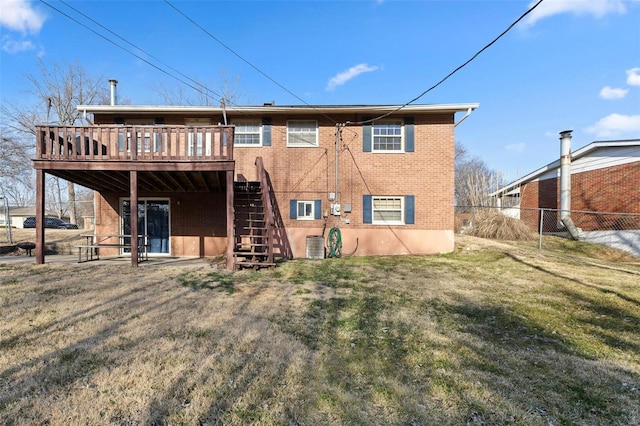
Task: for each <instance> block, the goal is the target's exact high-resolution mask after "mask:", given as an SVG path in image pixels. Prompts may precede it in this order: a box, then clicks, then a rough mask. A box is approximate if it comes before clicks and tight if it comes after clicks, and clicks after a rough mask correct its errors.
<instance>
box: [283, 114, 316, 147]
mask: <svg viewBox="0 0 640 426" xmlns="http://www.w3.org/2000/svg"><path fill="white" fill-rule="evenodd" d="M287 146H292V147H312V146H318V122H317V121H315V120H290V121H287Z"/></svg>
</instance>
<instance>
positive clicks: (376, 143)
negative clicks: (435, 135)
mask: <svg viewBox="0 0 640 426" xmlns="http://www.w3.org/2000/svg"><path fill="white" fill-rule="evenodd" d="M363 121H364V122H365V124H363V125H362V152H378V153H399V152H414V151H415V123H414V119H413V117H405V118H404V119H395V120H382V121H375V122H373V124H371V119H367V118H365V119H364V120H363Z"/></svg>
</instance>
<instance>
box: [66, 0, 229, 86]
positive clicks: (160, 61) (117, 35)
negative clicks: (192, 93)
mask: <svg viewBox="0 0 640 426" xmlns="http://www.w3.org/2000/svg"><path fill="white" fill-rule="evenodd" d="M59 1H60V3H62V4H64V5H65V6H67V7H68V8H69V9H71V10H73V11H75V12H77V13H79V14H80V15H82V16H83V17H85V18H86V19H88V20H89V21H91V22H93V23H94V24H96V25H98V26H99V27H100V28H102V29H104V30H105V31H107V32H109V33H110V34H113V35H114V36H116V37H118V38H119V39H120V40H122V41H124V42H125V43H127V44H128V45H129V46H132V47H134V48H136V49H138V50H139V51H141V52H142V53H144V54H145V55H147V56H148V57H150V58H151V59H153V60H155V61H157V62H159V63H160V64H162V65H164V66H165V67H167V68H169V69H170V70H172V71H174V72H176V73H178V74H180V75H181V76H182V77H184V78H186V79H188V80H189V81H191V82H193V83H194V84H196V85H198V86H199V87H201V88H202V89H203V90H206V91H207V92H210V93H212V94H214V95H215V96H216V97H220V98H222V96H221V95H220V94H219V93H216V92H214V91H213V90H211V89H209V88H208V87H206V86H205V85H204V84H202V83H200V82H199V81H196V80H194V79H192V78H191V77H189V76H188V75H185V74H183V73H182V72H180V71H179V70H177V69H175V68H174V67H172V66H171V65H169V64H167V63H166V62H163V61H162V60H160V59H158V58H156V57H155V56H153V55H152V54H150V53H149V52H147V51H145V50H144V49H142V48H141V47H139V46H136V45H135V44H133V43H131V42H130V41H129V40H127V39H125V38H124V37H122V36H120V35H119V34H117V33H115V32H113V31H112V30H110V29H109V28H107V27H105V26H104V25H102V24H101V23H99V22H98V21H96V20H95V19H93V18H91V17H90V16H87V15H86V14H85V13H83V12H81V11H80V10H78V9H76V8H75V7H73V6H71V5H70V4H69V3H67V2H65V1H64V0H59ZM200 93H202V94H203V95H205V96H207V94H206V93H203V92H202V91H200Z"/></svg>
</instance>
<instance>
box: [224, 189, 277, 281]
mask: <svg viewBox="0 0 640 426" xmlns="http://www.w3.org/2000/svg"><path fill="white" fill-rule="evenodd" d="M233 192H234V197H233V207H234V211H235V216H234V249H233V259H234V268H235V269H241V268H266V267H270V266H275V262H274V256H273V252H274V250H273V219H271V215H270V214H269V211H268V207H267V206H265V194H263V188H262V185H261V184H260V182H248V181H244V182H234V187H233Z"/></svg>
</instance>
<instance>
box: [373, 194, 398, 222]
mask: <svg viewBox="0 0 640 426" xmlns="http://www.w3.org/2000/svg"><path fill="white" fill-rule="evenodd" d="M380 198H393V199H399V200H400V220H376V209H375V203H376V199H380ZM404 218H405V205H404V197H403V196H397V195H373V196H372V197H371V224H372V225H404V224H405V221H404Z"/></svg>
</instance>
